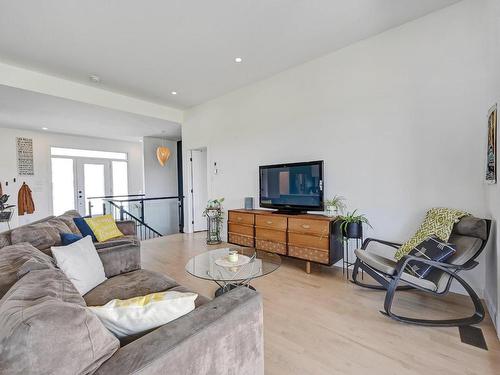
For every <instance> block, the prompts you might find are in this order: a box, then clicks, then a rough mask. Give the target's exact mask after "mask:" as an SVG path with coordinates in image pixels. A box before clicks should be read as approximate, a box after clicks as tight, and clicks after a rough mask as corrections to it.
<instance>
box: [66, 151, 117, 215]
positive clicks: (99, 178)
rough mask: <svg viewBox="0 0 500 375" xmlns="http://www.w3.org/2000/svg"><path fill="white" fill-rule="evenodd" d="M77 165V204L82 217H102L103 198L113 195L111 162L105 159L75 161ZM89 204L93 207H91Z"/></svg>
mask: <svg viewBox="0 0 500 375" xmlns="http://www.w3.org/2000/svg"><path fill="white" fill-rule="evenodd" d="M75 164H76V182H77V183H76V204H77V210H78V212H80V214H81V215H90V213H91V212H90V210H92V215H102V214H103V201H102V199H92V200H89V198H92V197H103V196H106V195H112V188H111V161H110V160H103V159H89V158H85V159H75ZM89 203H90V205H91V207H89Z"/></svg>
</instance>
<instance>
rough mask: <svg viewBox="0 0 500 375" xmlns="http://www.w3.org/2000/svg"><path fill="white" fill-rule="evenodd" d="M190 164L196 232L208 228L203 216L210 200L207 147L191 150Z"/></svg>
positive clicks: (193, 218)
mask: <svg viewBox="0 0 500 375" xmlns="http://www.w3.org/2000/svg"><path fill="white" fill-rule="evenodd" d="M189 165H190V168H189V169H190V171H189V172H190V176H189V179H190V185H191V191H190V206H191V218H192V219H191V220H192V221H191V224H192V225H193V231H194V232H201V231H205V230H207V219H206V218H205V217H203V211H204V210H205V207H206V204H207V201H208V188H207V149H206V148H200V149H195V150H190V151H189Z"/></svg>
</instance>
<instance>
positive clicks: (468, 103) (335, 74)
mask: <svg viewBox="0 0 500 375" xmlns="http://www.w3.org/2000/svg"><path fill="white" fill-rule="evenodd" d="M489 4H490V2H489V1H487V0H474V1H463V2H460V3H458V4H456V5H454V6H451V7H449V8H446V9H443V10H441V11H439V12H436V13H432V14H430V15H428V16H426V17H423V18H421V19H418V20H415V21H413V22H410V23H407V24H405V25H402V26H401V27H398V28H395V29H392V30H389V31H387V32H385V33H382V34H380V35H377V36H375V37H372V38H369V39H367V40H364V41H361V42H359V43H356V44H354V45H352V46H349V47H347V48H344V49H342V50H340V51H337V52H335V53H332V54H330V55H327V56H325V57H323V58H320V59H317V60H314V61H311V62H308V63H306V64H303V65H301V66H298V67H295V68H293V69H290V70H288V71H285V72H283V73H280V74H278V75H276V76H274V77H272V78H270V79H267V80H265V81H261V82H258V83H256V84H253V85H251V86H247V87H245V88H243V89H240V90H238V91H235V92H233V93H230V94H228V95H225V96H222V97H220V98H218V99H215V100H212V101H210V102H207V103H205V104H203V105H200V106H197V107H195V108H193V109H191V110H189V111H188V112H186V114H185V122H184V124H183V147H184V149H185V150H188V149H191V148H196V147H203V146H207V147H208V157H209V165H213V162H217V165H218V167H219V169H220V172H219V174H218V175H213V174H212V173H210V172H209V198H213V197H225V198H226V202H225V206H226V208H237V207H242V206H243V198H244V197H245V196H254V197H257V196H258V166H259V165H262V164H271V163H280V162H293V161H307V160H317V159H323V160H324V161H325V174H326V176H325V187H326V196H333V195H334V194H341V195H343V196H345V197H347V198H348V205H349V208H350V209H351V210H352V209H354V208H357V209H359V210H360V211H361V212H363V213H366V214H367V216H368V218H369V219H370V221H371V222H372V224H373V227H374V229H373V230H369V231H368V232H367V233H366V235H367V236H376V237H382V238H387V239H392V240H399V241H402V240H405V239H407V238H408V237H409V236H410V235H411V234H412V233H413V232H414V231H415V230H416V229H417V226H418V224H419V223H420V222H421V220H422V219H423V217H424V214H425V212H426V211H427V209H429V208H431V207H434V206H445V207H455V208H460V209H463V210H466V211H468V212H470V213H472V214H474V215H476V216H485V215H488V214H489V213H490V210H489V209H488V208H487V203H486V200H485V197H484V195H485V194H484V189H485V186H484V182H483V180H484V171H485V150H486V120H485V119H486V115H487V111H488V109H489V108H490V106H491V105H492V104H493V103H494V102H495V101H496V100H498V96H495V95H494V93H493V86H492V85H491V76H490V75H491V74H492V63H491V61H490V62H488V58H490V59H491V51H490V49H494V48H497V50H498V46H490V45H488V41H489V40H490V39H489V38H488V33H489V26H488V21H490V19H489V16H488V5H489ZM496 69H498V66H497V67H496ZM185 168H186V165H185ZM185 170H186V169H185ZM187 220H189V218H187ZM490 251H492V250H490ZM466 278H467V279H469V280H470V281H471V283H472V285H473V286H474V287H475V289H476V290H477V291H478V292H479V293H480V294H482V293H483V290H484V288H485V265H484V261H482V263H481V265H480V267H478V268H477V269H476V270H475V271H474V272H473V273H469V274H468V275H467V276H466Z"/></svg>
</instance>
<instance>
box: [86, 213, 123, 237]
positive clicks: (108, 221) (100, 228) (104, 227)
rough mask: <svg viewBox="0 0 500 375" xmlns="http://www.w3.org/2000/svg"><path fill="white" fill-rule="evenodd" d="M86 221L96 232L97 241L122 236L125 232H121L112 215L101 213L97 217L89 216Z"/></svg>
mask: <svg viewBox="0 0 500 375" xmlns="http://www.w3.org/2000/svg"><path fill="white" fill-rule="evenodd" d="M85 222H86V223H87V224H88V225H89V227H90V229H92V232H94V235H95V237H96V238H97V241H99V242H104V241H109V240H111V239H113V238H117V237H122V236H123V233H122V232H120V230H119V229H118V227H117V226H116V222H115V219H114V218H113V216H111V215H109V214H108V215H101V216H96V217H87V218H85Z"/></svg>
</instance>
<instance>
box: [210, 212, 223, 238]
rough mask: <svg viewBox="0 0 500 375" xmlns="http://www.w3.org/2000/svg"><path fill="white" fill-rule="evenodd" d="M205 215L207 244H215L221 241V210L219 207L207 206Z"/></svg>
mask: <svg viewBox="0 0 500 375" xmlns="http://www.w3.org/2000/svg"><path fill="white" fill-rule="evenodd" d="M206 216H207V245H217V244H220V243H221V242H222V240H221V238H220V230H221V228H220V227H221V224H222V222H221V217H222V211H221V209H220V208H208V209H207V210H206Z"/></svg>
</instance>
